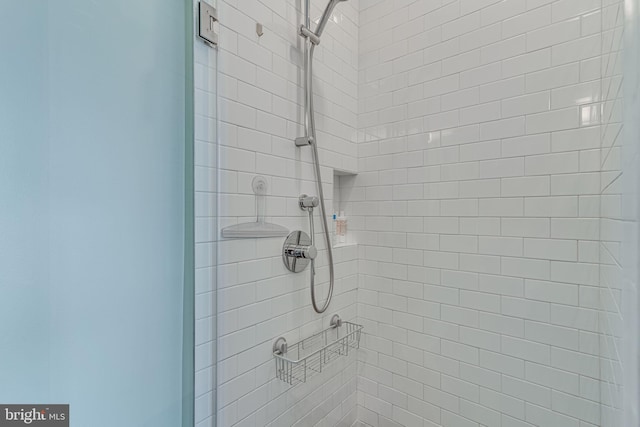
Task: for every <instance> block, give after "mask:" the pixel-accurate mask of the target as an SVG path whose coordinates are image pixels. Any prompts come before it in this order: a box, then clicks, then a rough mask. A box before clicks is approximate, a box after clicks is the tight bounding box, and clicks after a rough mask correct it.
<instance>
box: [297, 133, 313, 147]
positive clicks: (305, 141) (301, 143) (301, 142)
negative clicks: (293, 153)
mask: <svg viewBox="0 0 640 427" xmlns="http://www.w3.org/2000/svg"><path fill="white" fill-rule="evenodd" d="M295 141H296V147H306V146H307V145H311V144H313V141H314V140H313V137H311V136H301V137H299V138H296V139H295Z"/></svg>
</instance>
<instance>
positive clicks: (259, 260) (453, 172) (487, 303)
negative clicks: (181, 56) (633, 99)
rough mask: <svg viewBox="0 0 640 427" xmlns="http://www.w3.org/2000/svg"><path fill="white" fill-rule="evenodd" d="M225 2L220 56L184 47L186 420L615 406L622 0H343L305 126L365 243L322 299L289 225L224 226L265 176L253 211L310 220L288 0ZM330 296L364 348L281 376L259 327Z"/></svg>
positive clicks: (250, 205) (336, 418)
mask: <svg viewBox="0 0 640 427" xmlns="http://www.w3.org/2000/svg"><path fill="white" fill-rule="evenodd" d="M324 6H325V2H324V1H316V0H313V1H312V8H313V17H314V20H315V19H316V18H318V17H319V16H320V13H321V12H322V8H324ZM217 7H218V9H219V13H220V18H221V26H220V41H221V45H220V47H219V50H218V53H217V56H216V54H215V53H213V51H211V50H208V49H207V48H205V47H204V46H203V45H201V44H200V43H199V42H198V41H196V52H195V53H196V88H197V92H196V233H197V236H196V237H197V247H196V257H197V271H196V275H197V297H196V298H197V310H196V311H197V314H196V315H197V324H196V340H197V349H196V371H197V372H196V395H197V396H196V398H197V400H196V418H197V426H198V427H205V426H211V425H213V422H214V418H217V423H218V424H217V425H219V426H235V425H237V426H264V425H270V426H290V425H297V426H311V425H322V426H325V425H326V426H333V425H343V426H348V425H352V424H354V425H358V426H367V425H368V426H376V427H377V426H425V427H426V426H444V427H458V426H461V427H462V426H476V427H480V426H487V427H493V426H498V427H500V426H502V427H512V426H518V427H524V426H540V427H542V426H544V427H547V426H554V427H555V426H576V427H588V426H594V425H602V426H615V425H621V423H620V419H619V417H620V411H619V409H620V408H619V401H620V399H621V393H622V387H623V382H622V377H623V372H622V361H621V356H620V353H621V349H620V337H621V333H622V326H623V323H624V320H625V316H624V315H623V312H622V309H621V306H622V301H621V286H622V285H621V283H622V281H621V276H622V269H621V265H622V264H623V263H622V262H621V252H620V243H621V240H622V233H621V229H622V218H623V215H624V212H623V208H622V201H621V192H622V189H621V185H620V182H621V181H622V179H620V177H621V161H622V159H621V153H620V152H621V149H620V145H621V142H622V136H621V135H622V132H621V122H622V103H621V92H620V91H621V86H622V84H621V82H622V78H621V74H622V69H621V54H620V49H621V40H622V25H623V16H624V13H623V8H622V1H621V0H394V1H390V0H350V1H349V2H346V3H341V4H340V6H339V7H338V8H337V9H336V11H335V13H334V16H333V19H332V20H331V22H330V24H329V28H328V30H327V32H325V34H324V36H323V40H322V43H321V45H320V46H319V47H318V50H317V61H316V63H315V71H316V78H315V84H316V85H315V91H316V96H317V98H316V109H317V122H318V131H319V139H320V148H321V153H320V156H321V164H322V173H323V178H324V184H325V194H326V195H327V196H328V210H329V211H330V212H332V211H333V210H334V208H335V209H338V206H337V205H338V203H339V204H340V209H345V210H346V211H347V215H348V217H349V231H350V233H352V234H351V236H350V241H351V242H358V243H359V245H358V246H355V245H348V246H346V247H342V248H339V249H337V250H336V252H335V258H336V278H337V279H336V292H335V296H334V302H333V303H332V306H331V309H330V310H329V312H327V315H325V316H320V315H315V313H313V311H312V309H311V307H310V301H309V290H308V280H309V279H308V272H305V273H302V274H299V275H293V274H291V273H288V272H287V271H286V270H284V268H283V266H282V262H281V257H280V255H279V253H280V246H281V244H282V241H281V239H265V240H253V239H251V240H224V239H222V240H219V239H218V236H219V233H220V228H221V227H224V226H227V225H230V224H236V223H239V222H244V221H252V220H254V219H255V215H256V205H255V199H254V196H253V193H252V190H251V180H252V179H253V177H254V176H255V175H257V174H259V175H264V176H265V177H266V178H267V180H268V182H269V195H268V197H267V203H266V206H267V217H268V220H269V221H273V222H276V223H280V224H283V225H285V226H287V227H289V228H290V229H303V230H306V229H307V228H308V224H307V219H306V216H305V215H303V214H302V213H301V212H300V211H299V208H298V207H297V196H298V195H299V194H300V193H308V194H316V190H315V183H314V176H313V171H312V168H311V155H310V152H309V150H306V149H298V148H296V147H295V146H294V145H293V143H292V140H293V139H294V138H295V137H297V136H300V135H302V132H303V130H302V127H301V122H302V103H303V98H302V97H303V89H302V87H301V81H302V75H301V46H302V45H301V41H300V38H299V37H298V35H297V28H298V26H299V25H300V23H301V21H302V14H301V10H300V8H301V7H302V5H301V2H300V1H296V0H279V1H267V0H250V1H249V0H247V1H245V0H243V1H242V2H233V1H230V0H218V4H217ZM256 23H261V24H263V26H264V35H263V36H262V37H258V36H257V34H256V32H255V24H256ZM216 73H217V79H218V87H219V90H218V93H217V97H218V103H219V104H218V107H219V111H220V115H219V123H218V125H217V126H216V116H217V113H216V112H217V111H218V110H217V106H216V85H215V79H216V77H215V76H216ZM218 156H219V159H218ZM216 165H219V170H218V171H217V173H216ZM334 170H338V171H346V172H357V173H358V175H356V176H347V177H342V178H340V179H337V178H336V179H335V182H334V173H333V172H334ZM334 186H335V188H334ZM332 194H340V195H341V199H340V200H335V205H336V206H335V207H334V203H333V202H334V200H332V199H331V195H332ZM216 213H217V214H218V216H219V218H218V222H219V223H218V224H217V223H216ZM634 213H635V212H634ZM633 218H635V217H633ZM318 228H319V227H317V231H319V230H318ZM317 237H318V241H319V242H321V241H322V240H321V235H320V234H318V235H317ZM320 249H321V254H320V262H319V266H318V274H319V276H320V279H321V280H320V283H321V285H320V286H319V289H318V292H319V294H321V295H324V294H325V293H326V291H327V283H326V282H327V280H328V267H327V265H326V261H324V260H326V256H325V254H324V249H325V248H324V245H323V244H322V243H321V244H320ZM216 266H217V267H216ZM216 277H217V279H218V283H217V298H216V287H215V286H214V284H215V278H216ZM334 312H339V313H340V314H341V315H342V317H343V318H344V319H346V320H349V319H357V321H358V322H361V323H363V324H364V325H365V328H366V329H365V334H364V336H363V341H362V344H363V349H362V350H361V351H360V352H359V354H358V360H357V361H356V360H355V359H354V358H353V357H350V358H347V359H345V360H343V361H340V362H338V363H337V364H334V365H332V366H331V368H330V369H328V370H327V371H326V372H323V373H322V374H321V375H319V376H316V377H314V378H312V379H311V380H310V381H309V383H307V384H303V385H299V386H295V387H290V386H287V385H286V384H284V383H282V382H281V381H279V380H276V379H275V363H274V362H273V359H272V357H271V346H272V343H273V341H274V339H275V338H277V337H278V336H281V335H283V336H285V337H286V338H287V339H288V340H289V341H290V342H294V341H296V340H297V339H300V338H303V337H305V336H308V335H310V334H311V333H313V332H316V331H318V330H320V329H322V328H324V327H326V325H327V324H328V321H329V316H330V315H332V314H333V313H334ZM216 313H217V314H216ZM216 320H217V323H216ZM216 330H217V336H218V339H219V342H218V345H217V346H216V342H215V340H216V333H215V331H216ZM216 363H217V370H218V375H217V378H215V368H216V366H215V365H216ZM215 385H217V387H215ZM216 388H217V398H216V393H215V389H216ZM215 399H217V415H216V413H215V410H214V405H213V402H214V401H215Z"/></svg>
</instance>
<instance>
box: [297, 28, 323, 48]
mask: <svg viewBox="0 0 640 427" xmlns="http://www.w3.org/2000/svg"><path fill="white" fill-rule="evenodd" d="M298 34H300V35H301V36H302V37H304V38H307V39H309V41H310V42H311V43H313V44H315V45H316V46H317V45H319V44H320V37H318V36H317V35H316V33H314V32H313V31H311V30H310V29H309V28H307V27H305V26H304V25H300V31H299V32H298Z"/></svg>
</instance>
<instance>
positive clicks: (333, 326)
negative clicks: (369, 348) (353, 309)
mask: <svg viewBox="0 0 640 427" xmlns="http://www.w3.org/2000/svg"><path fill="white" fill-rule="evenodd" d="M362 329H363V326H362V325H358V324H356V323H351V322H344V321H342V319H340V316H338V315H337V314H335V315H334V316H333V317H332V318H331V323H330V325H329V328H327V329H325V330H323V331H321V332H318V333H317V334H314V335H312V336H310V337H309V338H306V339H304V340H302V341H299V342H297V343H296V344H293V345H289V344H287V340H286V339H284V338H283V337H280V338H278V339H277V340H276V341H275V342H274V343H273V357H274V359H275V361H276V377H277V378H278V379H280V380H282V381H284V382H286V383H287V384H291V385H294V384H298V383H304V382H306V381H307V379H308V378H310V377H311V376H312V375H315V374H318V373H321V372H322V370H323V369H325V368H326V366H327V365H328V364H330V363H331V362H333V361H335V360H337V359H339V358H340V357H342V356H348V355H349V350H356V349H358V348H360V335H361V332H362Z"/></svg>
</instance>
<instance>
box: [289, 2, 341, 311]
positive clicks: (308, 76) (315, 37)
mask: <svg viewBox="0 0 640 427" xmlns="http://www.w3.org/2000/svg"><path fill="white" fill-rule="evenodd" d="M343 1H346V0H331V1H330V2H329V4H328V5H327V7H326V9H325V10H324V13H323V14H322V17H321V18H320V21H319V22H318V26H317V27H316V30H315V32H314V31H312V30H311V17H310V15H311V5H310V2H311V0H305V11H304V16H305V18H304V23H303V25H301V26H300V35H301V36H302V37H304V38H305V42H304V87H305V91H304V111H305V114H304V128H305V136H303V137H300V138H296V141H295V143H296V145H297V146H298V147H303V146H307V145H309V146H311V152H312V154H313V162H314V169H315V176H316V184H317V188H318V196H319V199H320V200H319V201H320V216H321V218H322V228H323V231H324V237H325V243H326V245H327V256H328V258H329V292H328V295H327V299H326V301H325V302H324V304H323V306H322V307H321V308H320V307H318V303H317V301H316V293H315V260H313V259H312V260H311V284H310V286H311V303H312V305H313V309H314V310H315V311H316V312H317V313H324V311H325V310H326V309H327V307H329V303H331V297H332V296H333V285H334V268H333V252H332V247H331V238H330V236H329V227H328V224H327V212H326V208H325V201H324V191H323V189H322V176H321V175H320V159H319V157H318V144H317V137H316V124H315V117H314V115H315V111H314V107H313V54H314V51H315V47H316V46H317V45H318V44H319V43H320V36H321V35H322V33H323V32H324V29H325V27H326V25H327V22H329V18H330V17H331V13H332V12H333V9H334V8H335V7H336V5H337V4H338V3H340V2H343ZM310 219H311V220H312V217H311V213H310ZM312 224H313V222H312ZM313 242H314V235H313V227H312V230H311V244H312V245H313Z"/></svg>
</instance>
